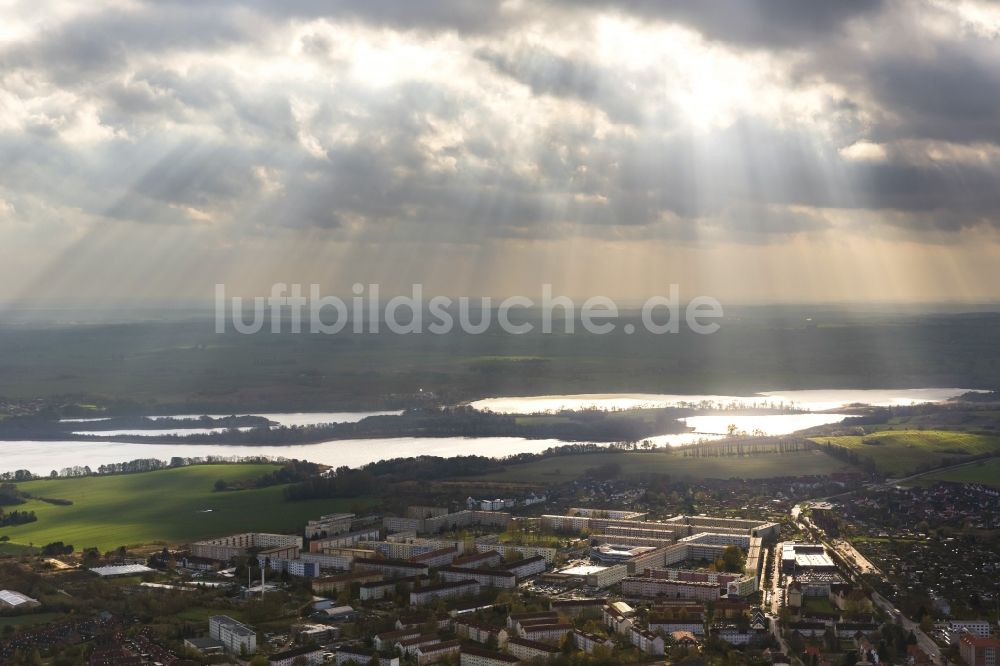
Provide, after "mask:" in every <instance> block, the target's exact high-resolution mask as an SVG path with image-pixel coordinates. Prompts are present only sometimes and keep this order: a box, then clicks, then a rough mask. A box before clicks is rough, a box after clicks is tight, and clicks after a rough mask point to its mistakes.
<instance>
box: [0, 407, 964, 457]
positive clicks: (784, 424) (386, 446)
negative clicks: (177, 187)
mask: <svg viewBox="0 0 1000 666" xmlns="http://www.w3.org/2000/svg"><path fill="white" fill-rule="evenodd" d="M966 392H968V390H967V389H885V390H883V389H876V390H870V389H865V390H809V391H773V392H763V393H759V394H757V395H755V396H749V397H740V396H719V395H674V394H642V393H629V394H587V395H550V396H531V397H515V398H490V399H487V400H479V401H476V402H474V403H472V405H473V406H474V407H476V408H478V409H491V410H493V411H495V412H503V413H517V412H529V413H530V412H546V411H557V410H561V409H575V410H580V409H588V408H599V409H629V408H635V407H643V406H671V405H691V404H702V403H706V404H712V405H713V406H717V407H718V406H722V407H732V408H737V407H745V408H748V409H749V408H754V407H769V406H780V405H784V406H789V405H794V406H795V407H796V408H797V409H803V410H809V412H808V413H794V414H753V415H740V414H739V413H737V412H735V411H734V413H733V414H721V415H705V416H692V417H687V418H685V419H682V420H683V421H684V422H685V423H686V424H687V425H688V426H690V427H691V428H693V429H694V432H687V433H673V434H666V435H659V436H656V437H650V438H649V439H650V440H651V441H652V442H653V443H655V444H656V445H657V446H683V445H685V444H693V443H696V442H699V441H707V440H713V439H719V438H720V437H722V436H724V435H725V434H726V432H727V430H728V427H729V425H730V424H734V425H735V426H736V427H737V429H738V430H741V431H744V432H747V433H753V431H755V430H758V429H759V430H760V431H762V432H764V433H765V434H767V435H785V434H789V433H792V432H795V431H798V430H802V429H805V428H811V427H814V426H818V425H825V424H829V423H836V422H838V421H840V420H841V419H843V418H845V416H846V415H845V414H824V413H815V412H822V411H823V410H829V409H836V408H841V407H845V406H849V405H852V404H858V403H865V404H871V405H882V406H888V405H907V404H912V403H919V402H939V401H942V400H947V399H949V398H952V397H955V396H958V395H961V394H963V393H966ZM400 413H402V412H399V411H378V412H312V413H309V412H295V413H267V414H256V416H263V417H266V418H268V419H270V420H271V421H274V422H276V423H279V424H281V425H286V426H303V425H315V424H320V423H353V422H357V421H360V420H361V419H363V418H365V417H367V416H377V415H393V414H400ZM200 416H202V415H201V414H185V415H176V416H174V417H173V418H189V419H196V418H198V417H200ZM213 416H215V417H220V416H230V414H217V415H213ZM151 418H154V419H160V418H167V417H166V416H154V417H151ZM82 420H83V419H66V421H67V422H80V421H82ZM95 420H97V419H95ZM213 430H217V429H215V428H211V429H209V428H184V429H175V430H167V429H163V430H152V431H151V430H145V431H141V430H115V431H107V432H109V433H110V432H113V433H115V434H120V435H126V436H127V435H131V434H135V435H139V434H142V433H145V434H170V433H177V434H180V433H189V434H194V432H206V431H213ZM89 434H94V435H99V434H100V433H94V432H91V433H89ZM566 443H567V442H564V441H561V440H555V439H545V440H528V439H523V438H520V437H481V438H469V437H395V438H386V439H357V440H335V441H331V442H321V443H317V444H298V445H293V446H246V445H238V446H227V445H218V444H142V443H129V442H68V441H62V442H58V441H57V442H47V441H46V442H39V441H17V442H0V449H2V451H3V455H2V456H0V471H13V470H15V469H28V470H31V471H32V472H34V473H36V474H48V473H49V471H51V470H52V469H57V470H59V469H63V468H65V467H72V466H75V465H90V466H91V467H92V468H96V467H97V466H98V465H101V464H108V463H119V462H127V461H129V460H134V459H136V458H160V459H163V460H169V459H170V458H171V457H172V456H182V457H189V458H195V457H206V456H268V457H276V458H277V457H282V458H298V459H305V460H311V461H313V462H317V463H323V464H326V465H333V466H337V467H340V466H343V465H347V466H349V467H357V466H359V465H364V464H367V463H370V462H375V461H378V460H384V459H387V458H397V457H408V456H419V455H429V456H442V457H452V456H459V455H472V454H474V455H484V456H494V457H503V456H508V455H514V454H517V453H537V452H540V451H543V450H545V449H547V448H551V447H554V446H560V445H564V444H566Z"/></svg>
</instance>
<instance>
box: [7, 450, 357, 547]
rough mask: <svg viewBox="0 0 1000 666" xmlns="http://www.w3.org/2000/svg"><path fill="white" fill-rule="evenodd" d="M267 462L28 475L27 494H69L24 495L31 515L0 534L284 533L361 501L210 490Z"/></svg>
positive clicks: (41, 540) (97, 538)
mask: <svg viewBox="0 0 1000 666" xmlns="http://www.w3.org/2000/svg"><path fill="white" fill-rule="evenodd" d="M275 469H277V466H274V465H198V466H191V467H182V468H177V469H169V470H162V471H157V472H146V473H141V474H122V475H117V476H103V477H101V476H93V477H84V478H73V479H52V480H43V481H29V482H25V483H20V484H18V487H19V488H20V489H21V490H22V491H24V492H27V493H30V494H31V495H32V496H34V497H36V498H37V497H46V498H57V499H64V500H70V501H72V502H73V504H72V505H69V506H63V505H53V504H50V503H47V502H42V501H40V500H38V499H31V500H29V501H28V502H27V503H26V504H23V505H20V506H19V507H18V508H19V509H25V510H30V511H34V512H35V514H36V515H37V516H38V521H37V522H33V523H27V524H25V525H18V526H12V527H5V528H2V529H0V535H6V536H8V537H9V538H10V543H11V545H14V544H33V545H35V546H41V545H44V544H47V543H50V542H53V541H62V542H64V543H67V544H73V546H74V547H75V548H76V549H77V550H79V549H81V548H86V547H90V546H96V547H97V548H100V549H101V550H110V549H112V548H117V547H118V546H121V545H127V546H132V545H139V544H148V543H159V542H163V543H170V544H175V543H184V542H186V541H190V540H194V539H200V538H206V537H211V536H218V535H222V534H230V533H234V532H243V531H250V530H255V531H274V532H286V531H289V530H296V529H298V528H299V527H301V526H302V525H303V524H304V523H305V522H306V520H308V519H309V518H314V517H316V516H318V515H320V514H323V513H331V512H335V511H341V510H349V509H350V508H351V507H353V506H366V505H368V504H369V502H368V501H367V500H363V499H361V500H359V499H352V500H309V501H303V502H286V501H285V500H284V497H283V495H282V491H283V486H271V487H267V488H259V489H249V490H239V491H224V492H216V491H214V490H213V485H214V483H215V481H216V480H218V479H224V480H226V481H228V482H233V481H238V480H243V479H251V478H255V477H258V476H260V475H262V474H264V473H266V472H269V471H273V470H275Z"/></svg>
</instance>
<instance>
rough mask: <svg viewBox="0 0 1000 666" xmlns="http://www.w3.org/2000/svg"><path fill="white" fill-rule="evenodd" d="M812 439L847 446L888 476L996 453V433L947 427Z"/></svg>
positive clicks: (999, 438) (998, 439) (998, 442)
mask: <svg viewBox="0 0 1000 666" xmlns="http://www.w3.org/2000/svg"><path fill="white" fill-rule="evenodd" d="M813 441H814V442H817V443H819V444H822V445H825V444H831V445H833V446H839V447H842V448H846V449H849V450H851V451H853V452H854V453H856V454H857V455H858V456H860V457H862V458H866V459H868V460H870V461H872V462H873V463H874V464H875V466H876V467H877V468H878V470H879V471H880V472H883V473H885V474H888V475H891V476H905V475H909V474H915V473H917V472H921V471H924V470H929V469H932V468H934V467H940V466H943V465H945V464H948V463H949V462H951V463H952V464H957V463H960V462H962V461H963V460H965V459H968V458H969V456H975V455H982V454H990V453H993V454H995V453H1000V436H996V435H983V434H977V433H969V432H956V431H947V430H891V431H879V432H874V433H871V434H868V435H847V436H839V437H814V438H813Z"/></svg>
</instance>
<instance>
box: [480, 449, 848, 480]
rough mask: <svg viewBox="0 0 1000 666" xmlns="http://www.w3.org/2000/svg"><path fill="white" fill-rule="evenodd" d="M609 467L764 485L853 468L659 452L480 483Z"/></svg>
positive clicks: (568, 460)
mask: <svg viewBox="0 0 1000 666" xmlns="http://www.w3.org/2000/svg"><path fill="white" fill-rule="evenodd" d="M610 464H616V465H618V467H619V470H620V471H619V474H620V476H637V475H641V474H669V475H670V476H671V477H673V478H677V479H680V478H702V479H704V478H708V479H729V478H733V477H738V478H743V479H763V478H770V477H776V476H804V475H810V474H829V473H831V472H836V471H840V470H845V469H850V468H851V467H850V465H847V464H845V463H842V462H841V461H839V460H837V459H835V458H833V457H831V456H828V455H827V454H825V453H823V452H821V451H800V452H795V453H781V454H779V453H762V454H756V455H747V456H720V457H706V458H687V457H683V456H681V455H678V454H676V453H665V452H660V451H658V452H652V453H638V452H627V453H625V452H623V453H588V454H579V455H567V456H552V457H549V458H544V459H542V460H537V461H533V462H529V463H524V464H521V465H509V466H508V467H507V468H506V469H505V470H503V471H502V472H497V473H495V474H488V475H485V476H477V477H475V478H476V479H486V480H490V481H500V482H510V483H518V482H519V483H532V484H552V483H565V482H567V481H572V480H573V479H578V478H582V477H584V476H586V475H587V473H588V471H590V470H593V469H597V468H600V467H602V466H605V465H610Z"/></svg>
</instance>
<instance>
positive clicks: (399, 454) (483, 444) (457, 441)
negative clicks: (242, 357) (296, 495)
mask: <svg viewBox="0 0 1000 666" xmlns="http://www.w3.org/2000/svg"><path fill="white" fill-rule="evenodd" d="M564 444H566V442H563V441H560V440H556V439H536V440H530V439H523V438H520V437H479V438H471V437H395V438H389V439H342V440H336V441H332V442H320V443H318V444H296V445H292V446H245V445H238V446H220V445H218V444H214V445H213V444H132V443H126V442H35V441H20V442H0V448H2V450H3V456H2V457H0V471H13V470H15V469H28V470H31V471H32V472H34V473H35V474H48V473H49V472H50V471H51V470H53V469H55V470H61V469H63V468H65V467H73V466H75V465H90V466H91V468H96V467H97V466H98V465H102V464H108V463H121V462H128V461H129V460H135V459H137V458H159V459H161V460H170V458H171V457H172V456H181V457H185V458H199V457H206V456H267V457H273V458H298V459H300V460H303V459H304V460H310V461H312V462H317V463H322V464H325V465H333V466H336V467H341V466H344V465H347V466H348V467H358V466H361V465H365V464H367V463H370V462H375V461H378V460H385V459H388V458H404V457H409V456H419V455H428V456H441V457H446V458H451V457H455V456H460V455H473V454H476V455H483V456H506V455H513V454H515V453H537V452H540V451H544V450H545V449H548V448H551V447H553V446H561V445H564Z"/></svg>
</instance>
